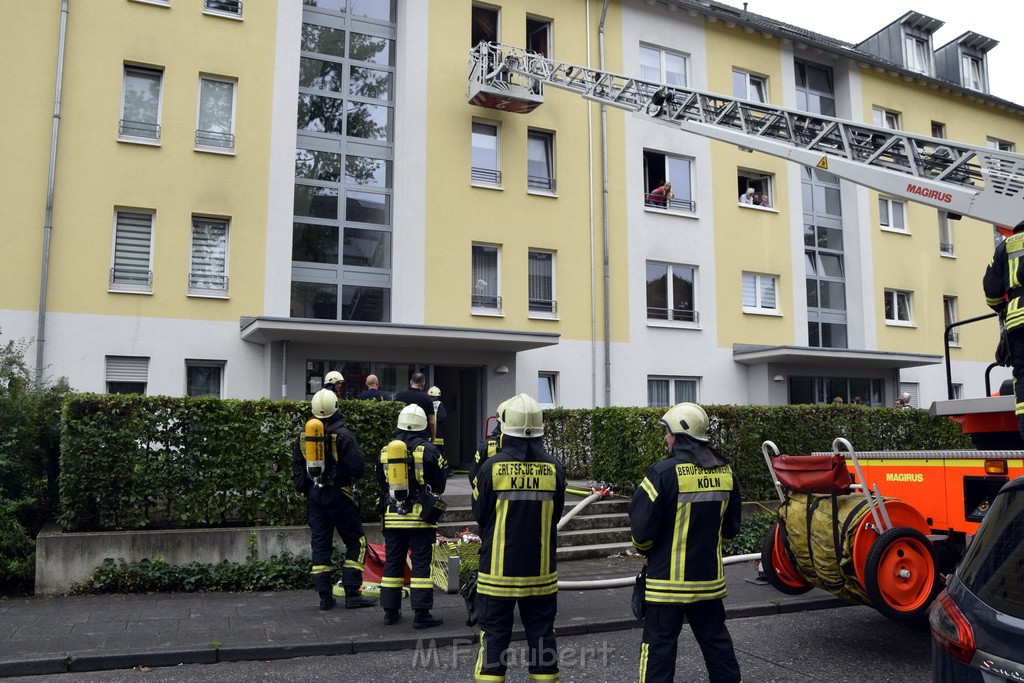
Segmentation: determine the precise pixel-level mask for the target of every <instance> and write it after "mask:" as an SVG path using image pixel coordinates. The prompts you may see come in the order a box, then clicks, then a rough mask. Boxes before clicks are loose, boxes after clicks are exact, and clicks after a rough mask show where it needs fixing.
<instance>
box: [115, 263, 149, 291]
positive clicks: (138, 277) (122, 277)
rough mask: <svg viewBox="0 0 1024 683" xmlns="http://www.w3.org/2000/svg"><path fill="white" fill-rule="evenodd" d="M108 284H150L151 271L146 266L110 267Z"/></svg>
mask: <svg viewBox="0 0 1024 683" xmlns="http://www.w3.org/2000/svg"><path fill="white" fill-rule="evenodd" d="M110 284H112V285H132V286H136V287H138V286H152V285H153V271H152V270H149V269H148V268H136V267H133V266H117V265H115V266H114V267H113V268H111V269H110Z"/></svg>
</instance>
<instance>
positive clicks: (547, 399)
mask: <svg viewBox="0 0 1024 683" xmlns="http://www.w3.org/2000/svg"><path fill="white" fill-rule="evenodd" d="M537 403H539V404H541V405H542V406H544V407H546V408H547V407H552V406H554V405H555V404H557V403H558V373H557V372H538V373H537Z"/></svg>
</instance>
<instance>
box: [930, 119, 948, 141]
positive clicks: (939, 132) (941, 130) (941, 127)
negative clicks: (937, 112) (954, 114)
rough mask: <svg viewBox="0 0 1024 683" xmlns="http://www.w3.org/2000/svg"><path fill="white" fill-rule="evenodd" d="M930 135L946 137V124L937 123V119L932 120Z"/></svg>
mask: <svg viewBox="0 0 1024 683" xmlns="http://www.w3.org/2000/svg"><path fill="white" fill-rule="evenodd" d="M932 137H933V138H939V139H945V138H946V124H944V123H939V122H938V121H932Z"/></svg>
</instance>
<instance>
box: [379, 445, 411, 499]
mask: <svg viewBox="0 0 1024 683" xmlns="http://www.w3.org/2000/svg"><path fill="white" fill-rule="evenodd" d="M385 462H386V477H387V480H388V493H389V494H390V495H391V498H392V500H394V501H395V503H396V506H395V507H396V509H397V510H398V512H399V513H403V512H405V507H406V506H405V503H406V501H407V500H408V499H409V449H408V447H407V446H406V445H405V442H404V441H401V440H400V439H395V440H394V441H392V442H391V443H389V444H388V446H387V455H386V456H385Z"/></svg>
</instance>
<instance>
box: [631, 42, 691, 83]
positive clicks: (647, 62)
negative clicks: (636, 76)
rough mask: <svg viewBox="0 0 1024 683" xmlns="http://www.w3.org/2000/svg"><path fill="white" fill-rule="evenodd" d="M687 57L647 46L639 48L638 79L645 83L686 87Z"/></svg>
mask: <svg viewBox="0 0 1024 683" xmlns="http://www.w3.org/2000/svg"><path fill="white" fill-rule="evenodd" d="M687 60H688V57H687V56H686V55H684V54H681V53H678V52H671V51H669V50H662V49H659V48H656V47H651V46H649V45H641V46H640V78H641V79H643V80H645V81H654V82H656V83H667V84H668V85H683V86H685V85H686V67H687Z"/></svg>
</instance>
